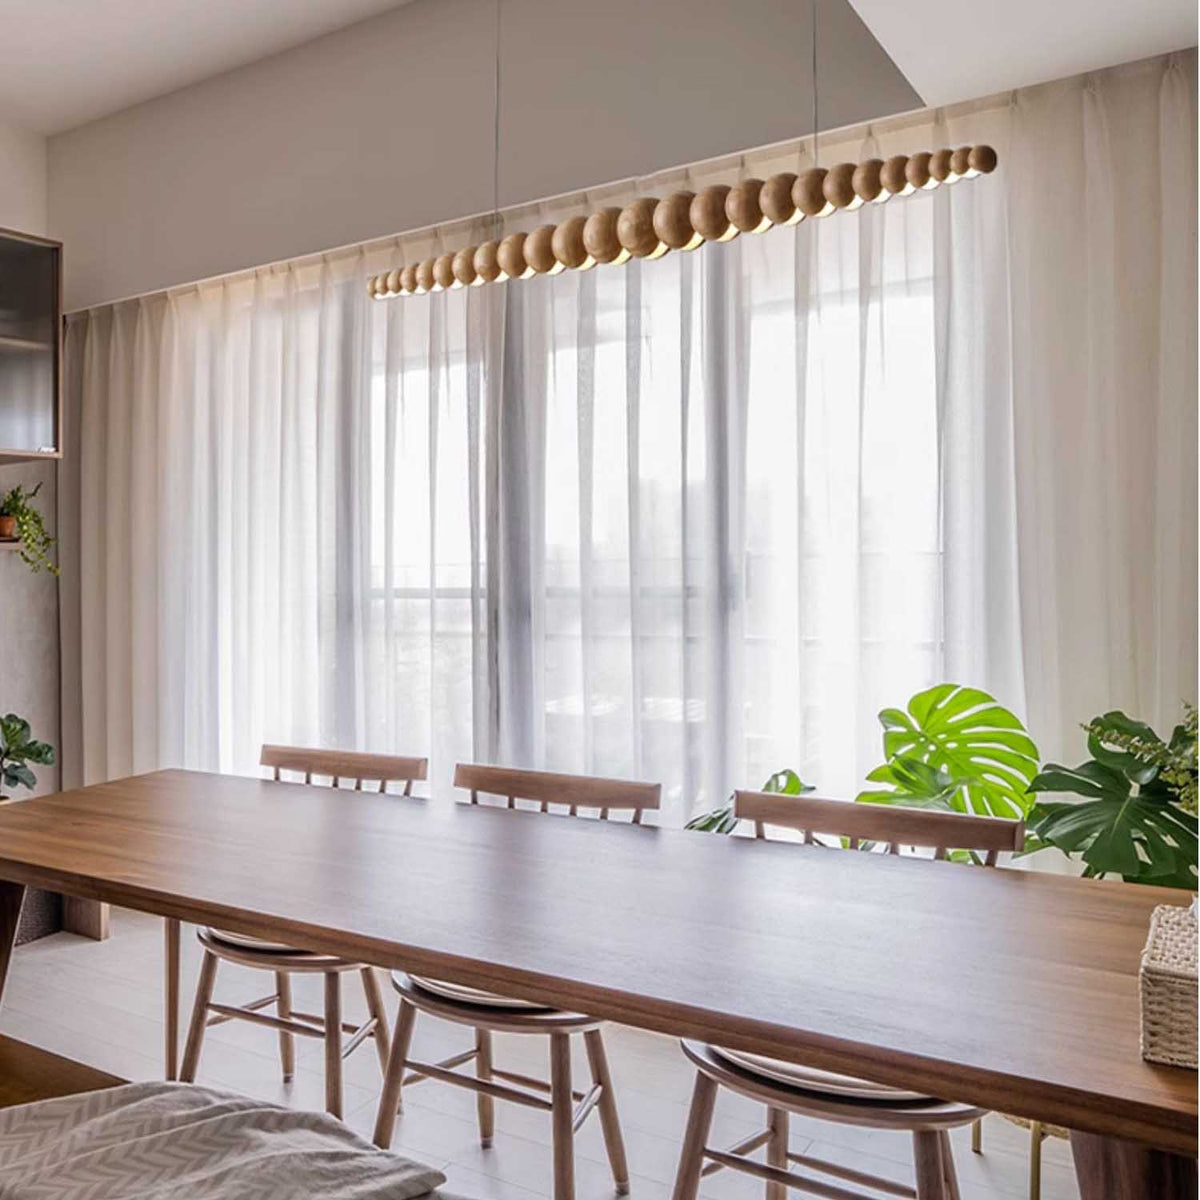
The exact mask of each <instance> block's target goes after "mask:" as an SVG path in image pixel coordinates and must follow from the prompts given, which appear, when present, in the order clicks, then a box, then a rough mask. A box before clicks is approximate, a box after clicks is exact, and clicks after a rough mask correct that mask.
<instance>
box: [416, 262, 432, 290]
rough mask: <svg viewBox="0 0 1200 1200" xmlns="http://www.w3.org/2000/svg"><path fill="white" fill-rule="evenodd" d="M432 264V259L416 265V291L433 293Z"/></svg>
mask: <svg viewBox="0 0 1200 1200" xmlns="http://www.w3.org/2000/svg"><path fill="white" fill-rule="evenodd" d="M433 263H434V260H433V259H432V258H427V259H425V260H424V262H421V263H418V264H417V291H418V292H432V291H433V283H434V280H433Z"/></svg>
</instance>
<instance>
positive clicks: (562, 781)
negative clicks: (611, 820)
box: [454, 763, 662, 825]
mask: <svg viewBox="0 0 1200 1200" xmlns="http://www.w3.org/2000/svg"><path fill="white" fill-rule="evenodd" d="M454 786H455V787H460V788H467V789H468V790H469V791H470V793H471V803H472V804H478V803H479V794H480V793H481V792H483V793H484V794H486V795H491V796H503V797H504V799H505V801H506V803H507V805H508V807H509V808H516V807H517V801H518V800H531V801H535V802H537V804H538V807H539V808H540V810H541V811H542V812H550V811H551V809H550V806H551V805H552V804H554V805H561V806H563V807H565V808H566V809H567V810H568V812H569V813H570V815H571V816H575V815H577V813H578V811H579V809H581V808H588V809H591V808H595V809H599V813H600V819H601V820H602V821H606V820H608V814H609V813H610V812H612V811H626V812H629V813H630V814H631V818H632V821H633V823H634V824H635V825H640V824H641V823H642V813H644V812H645V811H646V810H647V809H648V808H658V806H659V803H660V801H661V799H662V784H661V783H638V782H635V781H633V780H629V779H601V778H599V777H597V776H595V775H563V774H559V773H558V772H555V771H525V770H520V769H517V768H514V767H488V766H484V765H482V764H480V763H459V764H458V766H456V767H455V768H454Z"/></svg>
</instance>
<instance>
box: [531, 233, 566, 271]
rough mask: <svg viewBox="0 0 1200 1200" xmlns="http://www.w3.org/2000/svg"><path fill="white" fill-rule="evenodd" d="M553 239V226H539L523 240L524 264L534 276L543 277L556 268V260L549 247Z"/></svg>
mask: <svg viewBox="0 0 1200 1200" xmlns="http://www.w3.org/2000/svg"><path fill="white" fill-rule="evenodd" d="M553 238H554V226H553V225H539V226H538V227H537V228H536V229H535V230H534V231H533V232H532V233H531V234H530V235H529V236H528V237H527V238H526V239H525V247H524V250H525V263H526V265H527V266H528V267H529V268H530V270H532V271H533V272H534V274H535V275H545V274H546V273H547V272H549V271H553V270H554V268H555V267H557V266H558V259H556V258H555V257H554V247H553V246H552V245H551V241H552V240H553ZM559 269H560V270H561V268H559Z"/></svg>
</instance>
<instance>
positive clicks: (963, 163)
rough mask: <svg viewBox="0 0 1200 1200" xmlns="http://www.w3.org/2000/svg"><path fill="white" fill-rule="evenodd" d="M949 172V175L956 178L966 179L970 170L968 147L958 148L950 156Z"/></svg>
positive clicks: (969, 150)
mask: <svg viewBox="0 0 1200 1200" xmlns="http://www.w3.org/2000/svg"><path fill="white" fill-rule="evenodd" d="M950 170H951V173H952V174H953V175H954V176H956V177H957V178H959V179H965V178H966V176H967V173H968V172H969V171H970V170H971V147H970V146H959V148H958V149H957V150H955V151H954V153H953V154H951V155H950Z"/></svg>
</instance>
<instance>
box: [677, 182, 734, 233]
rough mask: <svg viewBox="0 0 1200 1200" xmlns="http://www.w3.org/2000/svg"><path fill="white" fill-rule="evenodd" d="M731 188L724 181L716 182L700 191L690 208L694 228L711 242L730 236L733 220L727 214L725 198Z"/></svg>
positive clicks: (689, 214) (689, 215) (689, 213)
mask: <svg viewBox="0 0 1200 1200" xmlns="http://www.w3.org/2000/svg"><path fill="white" fill-rule="evenodd" d="M728 195H729V188H728V187H726V186H725V185H724V184H723V183H714V184H712V185H711V186H709V187H706V188H704V189H703V190H702V191H700V192H698V193H697V194H696V196H695V197H694V198H693V200H692V203H691V207H690V208H689V209H688V218H689V219H690V220H691V222H692V228H693V229H694V230H695V231H696V232H697V233H698V234H699V235H700V236H701V237H702V238H707V239H708V240H709V241H710V242H719V241H722V240H723V239H725V238H727V237H729V235H730V230H731V227H732V224H733V223H732V222H731V221H730V219H729V218H728V217H727V216H726V215H725V198H726V197H727V196H728Z"/></svg>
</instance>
